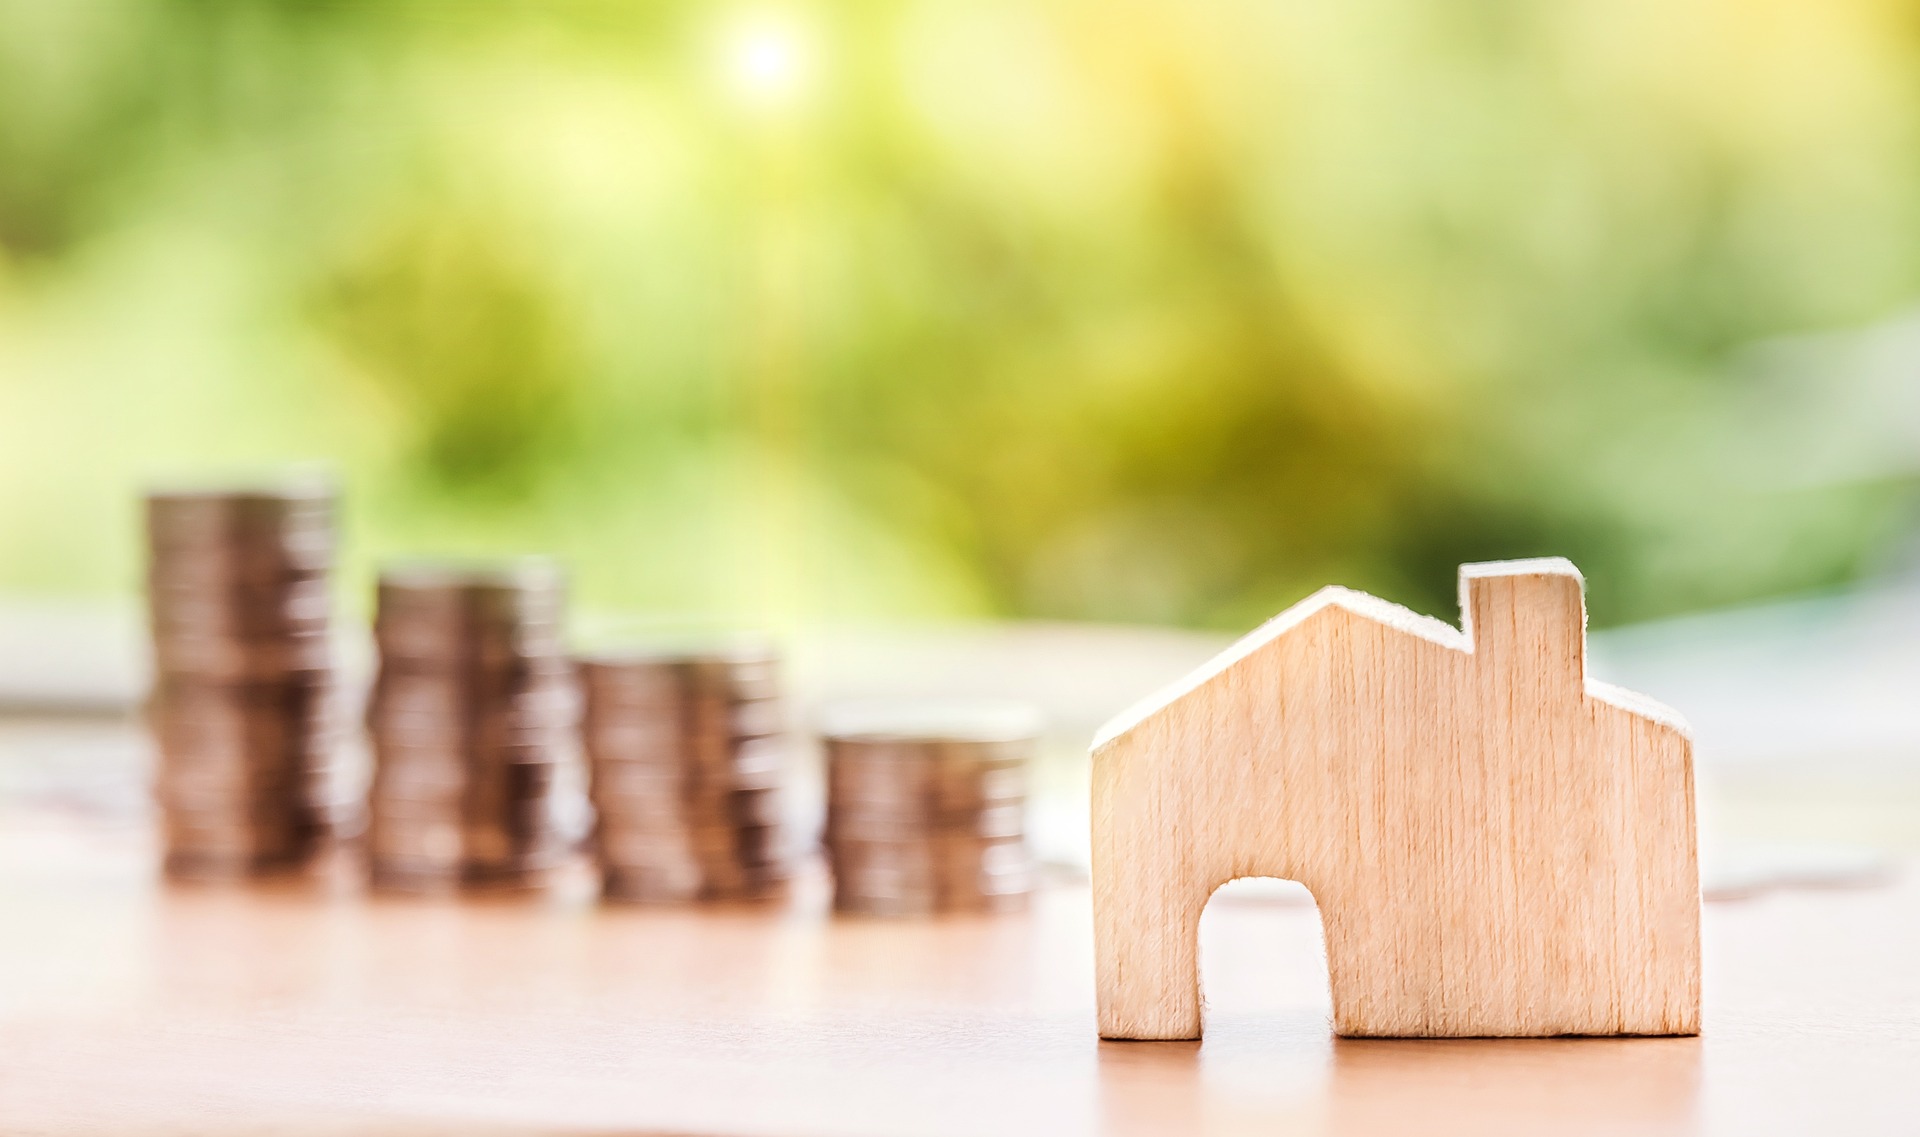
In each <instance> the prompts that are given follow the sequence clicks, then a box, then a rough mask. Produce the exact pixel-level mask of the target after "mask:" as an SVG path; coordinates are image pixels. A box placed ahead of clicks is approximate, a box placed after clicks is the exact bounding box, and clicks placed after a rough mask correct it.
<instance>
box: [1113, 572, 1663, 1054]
mask: <svg viewBox="0 0 1920 1137" xmlns="http://www.w3.org/2000/svg"><path fill="white" fill-rule="evenodd" d="M1582 583H1583V582H1582V580H1581V577H1580V574H1579V571H1578V570H1576V569H1575V568H1574V567H1573V565H1571V564H1569V563H1568V562H1566V561H1564V560H1559V559H1551V560H1536V561H1509V562H1501V563H1494V564H1479V565H1466V566H1464V567H1462V568H1461V570H1460V593H1461V609H1462V612H1463V616H1464V630H1456V629H1454V628H1451V627H1449V626H1447V625H1446V624H1444V623H1441V622H1440V621H1438V620H1433V619H1429V618H1427V617H1424V616H1419V615H1416V614H1414V613H1413V612H1410V611H1408V610H1406V609H1404V608H1400V607H1397V606H1395V605H1392V604H1388V603H1386V602H1385V601H1381V600H1377V599H1375V598H1373V597H1371V596H1366V595H1364V594H1361V593H1357V592H1350V591H1348V590H1346V589H1341V588H1329V589H1324V590H1322V591H1320V592H1318V593H1316V594H1314V595H1313V596H1312V597H1310V598H1308V599H1307V600H1305V601H1303V602H1301V603H1300V604H1298V605H1295V606H1294V607H1293V608H1290V609H1288V610H1287V611H1286V612H1285V613H1283V614H1281V615H1280V616H1279V617H1277V618H1275V619H1274V620H1272V621H1270V622H1269V623H1267V624H1266V625H1265V626H1263V627H1261V628H1260V629H1259V630H1257V631H1255V632H1254V633H1253V634H1251V635H1249V636H1247V637H1246V638H1245V639H1242V640H1241V641H1240V642H1238V643H1236V644H1234V645H1233V647H1231V648H1229V649H1228V650H1227V651H1226V652H1224V653H1222V654H1221V655H1220V656H1219V657H1217V658H1216V659H1214V660H1213V661H1212V662H1210V663H1208V664H1207V665H1206V666H1205V667H1203V668H1201V669H1200V670H1199V671H1197V672H1195V673H1194V674H1193V675H1190V676H1188V677H1187V678H1186V679H1185V680H1183V681H1182V682H1180V683H1179V684H1176V685H1175V686H1174V687H1173V688H1171V689H1169V690H1168V691H1166V692H1164V693H1162V694H1160V695H1159V696H1156V697H1155V698H1152V699H1150V700H1148V701H1147V702H1145V703H1144V704H1142V705H1140V706H1139V707H1136V708H1135V709H1133V710H1132V711H1129V712H1128V713H1126V714H1124V715H1122V716H1121V717H1120V718H1118V719H1116V720H1115V721H1113V722H1112V723H1110V724H1108V725H1107V727H1106V728H1104V729H1103V730H1102V731H1101V732H1100V735H1099V736H1098V738H1097V739H1096V740H1095V742H1094V748H1093V902H1094V925H1095V941H1096V959H1097V981H1098V986H1099V1012H1100V1033H1101V1035H1102V1036H1104V1037H1107V1038H1142V1039H1148V1038H1153V1039H1171V1038H1198V1037H1199V1036H1200V1027H1201V1016H1200V1012H1201V998H1200V982H1199V969H1198V933H1199V922H1200V913H1201V910H1202V909H1203V908H1204V907H1205V906H1206V902H1207V899H1208V897H1209V896H1210V895H1211V894H1212V892H1213V890H1214V889H1215V888H1217V887H1218V886H1219V885H1221V884H1223V883H1225V882H1227V881H1229V880H1233V879H1235V878H1238V877H1243V876H1276V877H1284V878H1288V879H1291V880H1297V881H1299V882H1301V883H1302V884H1304V885H1306V886H1307V888H1308V889H1309V890H1311V891H1312V893H1313V895H1314V899H1315V900H1316V901H1317V902H1318V904H1319V907H1320V914H1321V918H1322V921H1323V923H1324V926H1325V931H1326V948H1327V968H1328V974H1329V978H1330V980H1331V984H1332V988H1333V992H1332V993H1333V1026H1334V1030H1335V1031H1336V1032H1337V1033H1338V1034H1341V1035H1346V1036H1359V1037H1365V1036H1392V1037H1462V1036H1480V1035H1486V1036H1528V1035H1562V1034H1597V1035H1613V1034H1695V1033H1698V1031H1699V1025H1700V947H1699V942H1700V941H1699V913H1700V904H1699V892H1700V887H1699V869H1698V865H1697V861H1696V851H1695V837H1694V802H1693V763H1692V742H1691V739H1690V738H1689V736H1688V734H1687V730H1686V727H1685V725H1684V724H1683V723H1682V721H1681V720H1680V718H1679V716H1677V715H1676V714H1674V713H1673V712H1672V711H1670V710H1668V709H1666V708H1665V707H1662V706H1660V705H1659V704H1657V703H1655V702H1653V701H1652V700H1650V699H1646V698H1644V697H1642V696H1639V695H1635V694H1633V693H1631V692H1628V691H1623V690H1620V689H1618V688H1614V687H1609V686H1606V685H1604V684H1600V683H1596V682H1593V681H1592V680H1589V679H1588V678H1587V677H1586V674H1585V672H1586V606H1585V601H1584V597H1583V594H1582Z"/></svg>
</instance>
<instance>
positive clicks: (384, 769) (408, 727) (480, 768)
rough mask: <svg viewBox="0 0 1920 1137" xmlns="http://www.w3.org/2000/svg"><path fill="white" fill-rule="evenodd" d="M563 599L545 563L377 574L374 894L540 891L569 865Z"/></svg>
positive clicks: (570, 709) (426, 567)
mask: <svg viewBox="0 0 1920 1137" xmlns="http://www.w3.org/2000/svg"><path fill="white" fill-rule="evenodd" d="M565 604H566V581H565V577H564V576H563V574H562V573H561V571H560V570H559V568H558V566H556V565H554V564H552V563H551V562H548V561H543V560H535V559H527V560H519V561H508V562H502V563H498V564H477V565H464V564H413V565H401V566H396V567H393V568H390V569H388V570H387V571H384V572H382V573H381V574H380V583H379V597H378V610H377V613H376V616H375V620H374V641H375V643H376V644H377V646H378V647H379V651H380V670H379V676H378V678H377V680H376V681H375V684H374V691H373V695H372V698H371V699H370V700H369V702H368V706H367V728H368V732H369V734H370V736H371V739H372V743H373V754H374V774H373V784H372V787H371V790H370V792H369V804H370V806H371V812H372V818H371V828H370V832H369V841H368V843H369V858H370V860H371V862H372V871H373V879H374V883H375V885H376V886H380V887H385V888H397V889H405V890H415V891H437V890H441V889H446V888H451V887H453V886H456V885H461V884H467V885H506V886H524V885H537V884H540V883H543V882H544V881H545V880H546V878H547V876H548V874H549V872H550V871H551V870H553V869H554V868H556V867H558V866H559V864H560V863H561V862H562V861H563V860H564V859H565V857H566V855H567V854H568V852H569V851H570V850H569V849H568V847H567V846H568V841H567V837H566V830H565V827H564V824H563V821H564V808H563V803H562V802H561V800H560V797H559V793H558V791H559V787H560V786H561V785H562V779H561V778H560V777H559V774H560V770H561V766H562V765H563V763H565V762H567V761H568V760H570V758H571V755H572V746H571V739H572V730H573V725H574V720H575V715H576V696H575V692H574V687H573V680H572V674H571V669H570V666H569V664H568V661H567V657H566V654H565V652H564V650H563V647H562V642H563V640H562V637H563V629H562V619H563V616H564V612H565Z"/></svg>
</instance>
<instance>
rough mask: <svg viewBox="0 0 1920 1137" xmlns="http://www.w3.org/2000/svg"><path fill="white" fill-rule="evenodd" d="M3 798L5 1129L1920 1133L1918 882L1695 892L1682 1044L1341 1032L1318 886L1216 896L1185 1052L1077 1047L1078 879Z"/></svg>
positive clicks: (901, 1135)
mask: <svg viewBox="0 0 1920 1137" xmlns="http://www.w3.org/2000/svg"><path fill="white" fill-rule="evenodd" d="M152 863H153V862H152V850H151V847H150V838H149V836H148V835H147V834H145V833H144V832H142V831H140V830H139V829H137V828H136V829H128V828H126V827H121V828H117V829H110V828H102V827H100V826H98V825H94V824H89V823H87V822H86V821H85V820H84V818H74V817H63V816H59V815H55V814H50V813H47V812H45V811H37V812H22V811H13V812H10V813H7V814H4V815H0V928H4V931H3V932H0V1053H3V1054H4V1055H5V1058H4V1061H0V1132H5V1133H8V1134H14V1133H39V1134H188V1133H192V1134H249V1135H252V1134H263V1133H288V1134H339V1133H406V1134H421V1133H448V1134H451V1133H462V1134H467V1133H516V1134H517V1133H560V1132H622V1133H700V1134H780V1135H789V1134H790V1135H803V1134H805V1135H813V1134H820V1135H826V1134H837V1135H861V1134H874V1135H886V1137H913V1135H918V1134H929V1135H932V1134H993V1135H1019V1134H1028V1133H1032V1134H1044V1135H1046V1137H1069V1135H1074V1134H1092V1133H1117V1134H1148V1133H1156V1134H1157V1133H1241V1132H1248V1133H1252V1132H1260V1133H1273V1132H1289V1133H1293V1132H1299V1133H1334V1134H1359V1133H1404V1132H1411V1131H1418V1132H1421V1133H1424V1134H1435V1133H1463V1134H1464V1133H1474V1134H1487V1133H1509V1132H1510V1133H1527V1134H1533V1133H1541V1132H1554V1133H1589V1132H1591V1133H1628V1132H1631V1133H1724V1134H1743V1135H1744V1134H1756V1133H1773V1132H1779V1133H1850V1134H1852V1133H1889V1134H1893V1133H1900V1134H1912V1133H1915V1132H1920V886H1916V884H1915V883H1913V874H1911V873H1909V874H1906V876H1905V878H1904V879H1903V881H1901V882H1896V883H1893V884H1889V885H1884V886H1881V887H1877V888H1864V889H1859V890H1850V891H1835V892H1778V893H1772V894H1768V895H1765V896H1762V897H1759V898H1756V899H1753V900H1750V901H1745V902H1739V903H1724V904H1713V905H1709V906H1708V908H1707V912H1706V946H1707V973H1706V999H1707V1020H1706V1021H1707V1026H1706V1034H1705V1036H1704V1037H1702V1038H1699V1039H1645V1040H1546V1041H1506V1042H1501V1041H1468V1042H1343V1041H1339V1040H1336V1039H1334V1038H1332V1037H1331V1036H1330V1034H1329V1032H1328V1029H1327V1013H1328V1003H1327V993H1326V972H1325V964H1324V962H1323V961H1322V957H1321V951H1320V945H1319V925H1318V920H1317V918H1316V915H1315V912H1314V910H1313V909H1312V907H1311V906H1310V905H1302V904H1288V903H1285V902H1283V901H1278V900H1272V899H1261V898H1258V897H1252V898H1248V897H1236V896H1235V895H1233V894H1231V893H1223V894H1222V895H1220V896H1217V897H1216V898H1215V900H1214V903H1213V904H1212V905H1211V906H1210V908H1209V910H1208V913H1207V918H1206V923H1205V927H1204V930H1203V945H1204V947H1203V952H1204V967H1205V975H1206V983H1207V988H1208V995H1209V999H1210V1010H1209V1015H1208V1020H1207V1024H1208V1025H1207V1031H1208V1033H1207V1038H1206V1040H1205V1041H1204V1042H1203V1043H1197V1044H1196V1043H1102V1042H1099V1041H1098V1040H1097V1039H1096V1038H1095V1037H1094V1020H1093V988H1092V979H1091V944H1090V938H1089V926H1090V922H1089V915H1088V906H1087V896H1086V892H1085V890H1084V888H1082V887H1081V886H1079V885H1077V884H1073V883H1071V882H1068V883H1064V884H1055V885H1054V886H1052V887H1050V888H1048V889H1047V890H1046V892H1045V893H1044V894H1043V895H1042V896H1041V897H1040V898H1039V900H1038V903H1037V904H1036V905H1035V907H1034V909H1033V911H1032V912H1030V913H1028V914H1026V915H1022V916H1013V917H997V918H962V919H944V920H938V921H906V922H886V921H875V920H845V919H833V918H831V917H829V915H828V914H827V913H826V911H825V891H824V887H823V882H821V881H820V880H818V879H817V878H815V879H810V880H808V881H805V882H803V884H802V886H801V887H800V888H799V890H798V892H797V894H796V896H795V897H794V899H793V900H792V901H791V902H790V903H788V904H786V905H784V906H779V907H774V908H765V909H733V910H728V909H698V910H694V909H682V910H645V909H632V908H615V907H605V906H599V905H596V904H594V903H593V902H592V901H591V899H590V898H589V897H588V896H587V895H586V894H585V892H584V891H583V890H581V889H577V888H576V889H573V890H563V891H562V892H561V893H560V894H558V895H554V896H549V897H545V898H538V899H525V898H522V899H513V898H492V899H480V900H443V901H420V900H402V899H389V898H374V897H368V896H366V895H364V894H363V893H362V892H360V891H359V890H358V889H357V888H356V887H355V886H353V884H352V883H351V880H350V879H340V878H336V879H334V880H332V881H320V882H307V883H296V884H285V885H277V886H271V887H268V886H251V887H224V888H223V887H208V886H199V887H186V886H166V885H162V884H160V883H158V882H157V881H156V880H155V879H154V877H153V873H152V867H151V866H152Z"/></svg>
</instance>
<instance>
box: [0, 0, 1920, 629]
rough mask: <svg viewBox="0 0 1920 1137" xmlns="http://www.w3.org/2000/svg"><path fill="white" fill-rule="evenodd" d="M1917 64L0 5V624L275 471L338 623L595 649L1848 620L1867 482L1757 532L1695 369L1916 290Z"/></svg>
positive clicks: (729, 23) (1193, 35)
mask: <svg viewBox="0 0 1920 1137" xmlns="http://www.w3.org/2000/svg"><path fill="white" fill-rule="evenodd" d="M1915 15H1916V13H1915V11H1914V10H1913V9H1912V8H1911V7H1910V6H1908V5H1904V4H1897V3H1890V2H1880V0H1834V2H1832V3H1827V4H1820V5H1814V4H1805V3H1793V2H1788V0H1762V2H1760V3H1758V4H1756V3H1751V2H1745V3H1733V2H1732V0H1675V2H1667V3H1654V2H1651V0H1627V2H1624V3H1622V2H1603V0H1569V2H1553V3H1549V2H1546V0H1533V2H1516V0H1467V2H1462V3H1449V4H1440V5H1435V4H1424V3H1419V2H1416V0H1357V2H1351V3H1331V2H1327V0H1203V2H1201V3H1194V4H1172V3H1145V2H1138V0H1119V2H1101V3H1095V2H1092V0H846V2H839V3H827V2H824V0H822V2H815V3H802V2H798V0H796V2H792V3H773V4H768V5H758V6H756V5H744V6H738V7H730V6H727V5H718V4H712V3H682V2H678V0H649V2H647V3H637V4H636V3H625V2H616V0H551V2H545V3H541V2H536V0H385V2H378V3H376V2H373V0H60V2H59V3H47V2H46V0H0V488H3V489H4V494H0V587H8V588H13V589H26V590H42V591H49V590H55V591H95V592H98V591H106V590H127V589H130V588H132V587H133V586H134V582H135V581H136V580H137V574H138V547H137V533H136V531H135V529H134V525H133V518H134V513H133V510H132V504H131V503H132V500H133V494H134V492H135V489H136V487H137V486H138V485H139V484H140V481H141V479H143V478H145V477H149V476H154V475H165V474H174V473H178V472H181V471H192V470H201V469H205V470H231V469H246V468H258V467H262V466H269V465H272V464H275V463H278V462H282V461H287V460H294V459H321V460H325V461H328V462H330V463H332V464H333V465H334V466H335V467H336V468H337V469H338V470H339V471H340V472H341V474H342V476H343V480H344V482H345V484H346V486H347V488H348V494H349V496H348V503H349V508H348V512H347V524H348V534H349V538H350V545H349V548H350V550H351V552H352V557H353V559H352V565H353V571H354V572H355V573H356V574H364V572H365V570H366V566H367V565H368V563H369V562H370V561H372V560H374V559H377V558H378V557H380V556H383V555H388V554H396V553H405V552H419V551H431V550H449V551H462V552H471V551H484V550H524V549H545V550H551V551H555V552H558V553H560V554H562V555H564V556H565V557H566V558H567V559H568V560H569V562H570V563H571V564H572V565H573V566H574V567H575V570H576V573H577V576H578V578H579V581H580V589H581V591H582V593H583V595H584V597H585V598H586V600H587V601H588V602H589V603H591V604H596V605H602V606H612V605H619V606H629V607H649V608H656V609H680V610H706V611H723V612H731V613H747V614H752V615H755V616H761V617H766V618H788V617H836V618H839V617H853V616H901V615H916V616H927V615H935V616H938V615H981V614H1013V615H1026V616H1041V617H1064V618H1088V619H1114V620H1155V621H1170V622H1178V623H1187V624H1194V625H1208V626H1219V627H1226V628H1234V627H1240V626H1244V625H1247V624H1249V623H1251V622H1253V621H1256V620H1258V619H1260V618H1263V617H1264V616H1266V615H1269V614H1271V613H1272V612H1273V611H1276V610H1277V609H1278V608H1279V607H1281V606H1283V605H1284V604H1286V603H1288V602H1291V601H1292V600H1294V599H1297V598H1298V597H1299V596H1301V595H1303V594H1304V593H1305V592H1307V591H1308V590H1310V589H1312V588H1313V587H1316V586H1318V585H1320V584H1323V583H1329V582H1341V583H1346V584H1350V585H1354V586H1357V587H1362V588H1367V589H1370V590H1373V591H1377V592H1380V593H1382V594H1384V595H1387V596H1390V597H1392V598H1394V599H1397V600H1401V601H1404V602H1407V603H1410V604H1413V605H1415V606H1416V607H1419V608H1422V609H1425V610H1427V611H1432V612H1438V613H1441V614H1450V611H1449V609H1450V607H1451V592H1452V587H1453V575H1452V574H1453V566H1454V565H1455V564H1456V563H1458V562H1460V561H1463V560H1470V559H1487V558H1493V557H1502V556H1520V555H1535V554H1546V553H1558V554H1565V555H1568V556H1571V557H1573V558H1574V559H1575V560H1576V561H1578V562H1579V563H1580V564H1581V565H1582V567H1583V568H1584V569H1585V570H1586V571H1587V574H1588V577H1589V580H1590V583H1591V588H1592V592H1593V600H1592V605H1593V609H1594V614H1595V618H1596V619H1597V620H1600V621H1602V622H1618V621H1622V620H1628V619H1635V618H1643V617H1649V616H1655V615H1660V614H1663V613H1667V612H1674V611H1682V610H1687V609H1691V608H1696V607H1701V606H1706V605H1713V604H1723V603H1730V602H1736V601H1740V600H1744V599H1748V598H1753V597H1760V596H1766V595H1771V594H1777V593H1781V592H1786V591H1792V590H1797V589H1805V588H1811V587H1819V586H1823V585H1828V584H1832V583H1836V582H1840V581H1844V580H1847V579H1850V578H1852V577H1854V576H1856V575H1858V574H1860V573H1862V572H1864V571H1867V570H1869V569H1871V568H1872V567H1873V566H1874V565H1875V564H1877V563H1878V561H1879V559H1880V558H1884V557H1885V556H1886V555H1887V553H1888V550H1890V549H1892V548H1894V547H1895V546H1896V545H1897V544H1898V542H1899V540H1900V539H1901V537H1902V535H1903V534H1905V533H1906V532H1908V531H1909V530H1911V528H1912V520H1913V505H1914V502H1915V495H1914V492H1913V486H1912V484H1911V478H1910V477H1908V476H1905V475H1900V474H1898V473H1897V472H1896V473H1895V474H1876V473H1873V472H1871V471H1869V472H1867V473H1857V474H1855V475H1852V476H1848V477H1840V478H1834V477H1825V478H1822V477H1813V476H1801V475H1802V474H1804V473H1805V470H1804V469H1803V467H1804V466H1805V464H1806V462H1805V461H1804V460H1803V456H1802V455H1801V454H1800V452H1799V451H1798V450H1797V449H1796V445H1797V441H1796V440H1798V439H1800V438H1802V437H1803V436H1806V435H1808V434H1817V433H1819V432H1820V430H1821V429H1827V427H1826V426H1825V425H1823V424H1809V423H1808V422H1807V421H1805V420H1806V416H1807V414H1808V412H1807V411H1806V410H1805V408H1804V407H1802V406H1801V405H1800V404H1798V403H1791V401H1790V400H1784V399H1782V398H1776V397H1774V396H1773V395H1771V394H1770V393H1769V392H1770V389H1769V388H1768V387H1767V379H1766V377H1765V376H1764V375H1763V374H1760V373H1758V372H1756V371H1755V370H1754V369H1753V368H1750V367H1742V366H1740V365H1739V363H1740V361H1741V360H1742V359H1743V358H1745V354H1744V353H1749V352H1750V351H1751V349H1752V345H1755V344H1759V343H1764V342H1766V341H1768V340H1770V339H1772V338H1774V337H1779V336H1783V335H1789V334H1799V333H1808V332H1816V331H1822V330H1828V329H1842V328H1849V327H1854V326H1859V325H1862V324H1865V323H1868V322H1870V321H1873V320H1876V319H1880V318H1882V317H1884V316H1886V315H1888V314H1890V313H1893V312H1896V311H1898V310H1899V309H1900V308H1901V307H1902V305H1904V304H1905V303H1907V302H1908V301H1909V298H1910V297H1912V296H1913V295H1914V294H1915V292H1916V286H1917V285H1920V242H1917V241H1916V238H1917V237H1920V231H1917V230H1916V225H1917V223H1920V193H1917V192H1916V191H1920V167H1917V166H1916V158H1920V146H1916V141H1917V139H1916V126H1920V118H1917V115H1916V112H1917V111H1920V102H1917V101H1916V100H1915V98H1914V94H1915V86H1916V81H1920V53H1917V52H1916V37H1915V31H1916V24H1915V20H1914V17H1915ZM755 53H759V54H755ZM1815 382H1816V384H1817V382H1818V380H1817V378H1816V380H1815ZM1790 403H1791V405H1789V404H1790ZM1816 427H1818V428H1819V429H1816ZM1833 429H1845V424H1841V425H1840V426H1839V427H1836V428H1833ZM1829 432H1830V431H1829Z"/></svg>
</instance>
